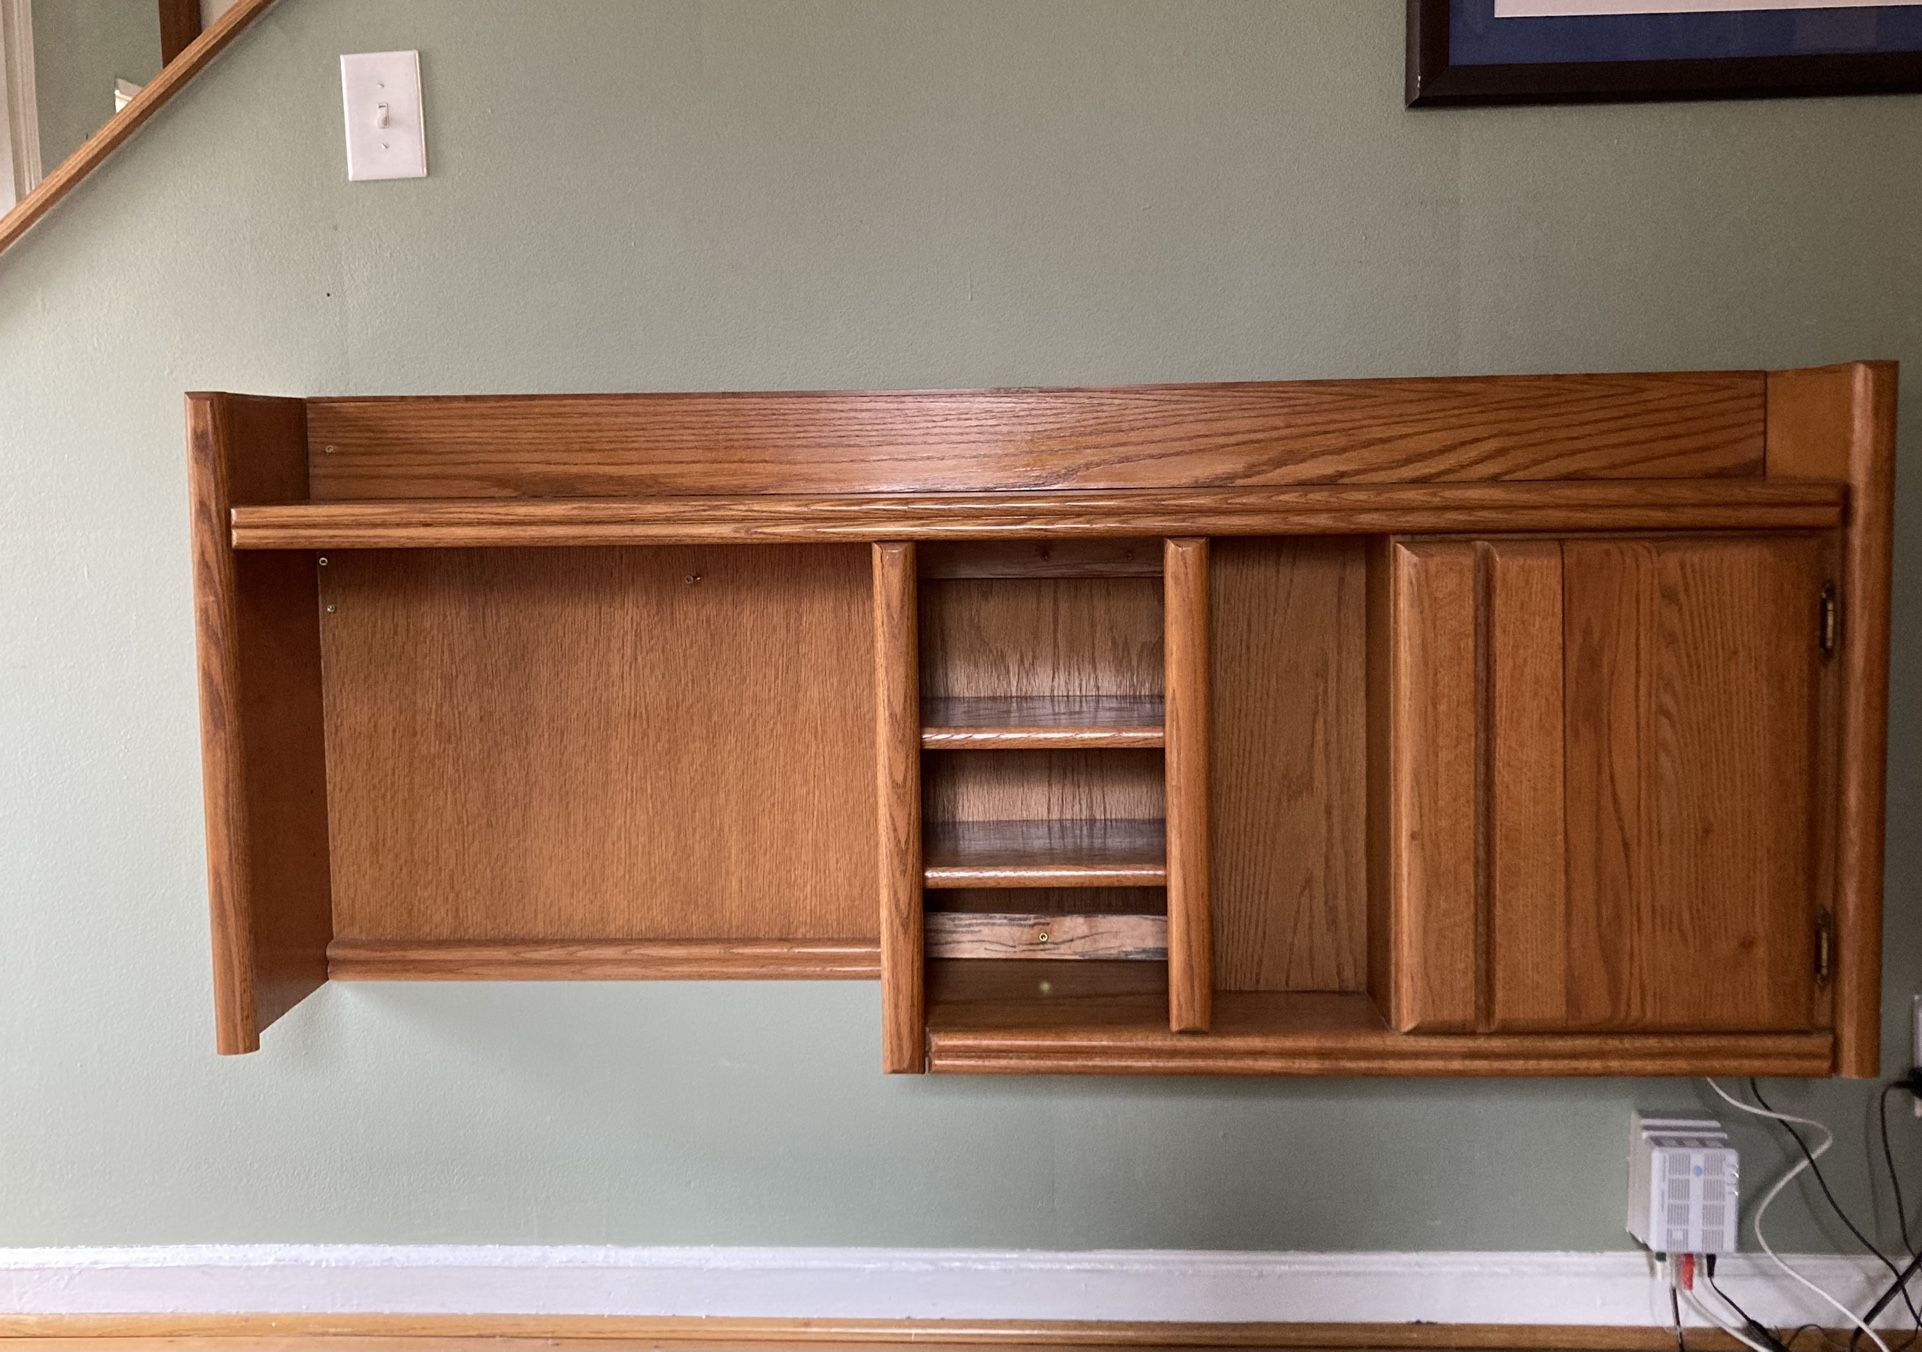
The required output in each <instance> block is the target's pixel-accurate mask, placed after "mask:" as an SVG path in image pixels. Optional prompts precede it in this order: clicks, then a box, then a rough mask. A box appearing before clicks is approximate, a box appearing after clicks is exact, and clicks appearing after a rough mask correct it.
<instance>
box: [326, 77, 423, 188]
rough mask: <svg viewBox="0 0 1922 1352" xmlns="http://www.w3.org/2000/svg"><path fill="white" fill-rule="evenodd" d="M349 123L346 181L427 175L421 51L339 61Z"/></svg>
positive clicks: (344, 103)
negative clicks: (347, 179) (421, 88)
mask: <svg viewBox="0 0 1922 1352" xmlns="http://www.w3.org/2000/svg"><path fill="white" fill-rule="evenodd" d="M340 93H341V100H342V103H343V106H344V108H345V111H346V119H347V177H348V178H349V179H350V180H352V181H354V182H357V183H358V182H363V181H366V180H369V179H384V178H425V177H426V176H427V120H426V115H425V109H424V107H423V105H422V101H421V93H420V53H419V52H359V53H356V54H354V55H351V56H343V57H341V58H340Z"/></svg>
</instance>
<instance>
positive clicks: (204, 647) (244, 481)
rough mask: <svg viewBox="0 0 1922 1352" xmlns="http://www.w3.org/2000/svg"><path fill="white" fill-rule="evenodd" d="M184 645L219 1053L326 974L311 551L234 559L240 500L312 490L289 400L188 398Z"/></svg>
mask: <svg viewBox="0 0 1922 1352" xmlns="http://www.w3.org/2000/svg"><path fill="white" fill-rule="evenodd" d="M187 451H188V462H187V481H188V490H189V493H190V496H191V498H192V504H193V526H192V530H193V580H194V637H195V650H196V657H197V661H198V666H199V684H200V750H201V764H202V782H203V792H204V795H205V799H206V813H207V896H208V906H209V910H210V912H211V919H212V925H213V950H214V1022H215V1034H216V1046H217V1049H218V1050H219V1051H220V1052H221V1053H222V1054H232V1053H236V1052H251V1051H256V1050H258V1049H259V1047H260V1031H261V1029H263V1028H265V1027H266V1026H267V1025H268V1024H270V1023H272V1022H273V1021H274V1020H275V1019H277V1018H279V1017H280V1016H281V1015H282V1014H284V1013H286V1012H287V1010H289V1009H291V1008H293V1006H294V1005H296V1004H298V1003H299V1002H300V1000H301V999H302V998H304V997H305V996H306V995H308V994H309V993H310V992H312V991H314V990H316V989H317V988H318V987H319V986H320V985H321V984H322V983H323V982H325V981H326V980H327V944H328V941H329V940H330V939H332V938H333V896H332V886H331V881H330V878H329V872H328V847H327V764H326V745H325V739H324V737H323V733H322V716H321V673H320V619H321V616H320V589H319V582H318V578H317V569H316V566H315V557H314V555H312V554H309V553H306V552H301V551H295V552H288V553H284V554H283V553H272V554H244V555H243V554H238V553H236V552H235V551H234V548H233V542H232V528H231V511H232V508H233V507H234V505H235V504H253V503H276V502H299V501H303V500H305V498H306V496H307V408H306V404H305V403H304V402H303V401H301V400H299V399H263V398H250V397H245V396H241V395H230V394H190V395H188V396H187Z"/></svg>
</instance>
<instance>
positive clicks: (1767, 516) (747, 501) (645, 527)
mask: <svg viewBox="0 0 1922 1352" xmlns="http://www.w3.org/2000/svg"><path fill="white" fill-rule="evenodd" d="M1844 496H1845V490H1844V489H1843V487H1842V485H1840V484H1838V483H1823V482H1809V481H1803V482H1798V481H1793V480H1784V481H1781V482H1772V481H1769V482H1765V481H1761V480H1752V479H1726V480H1723V479H1712V480H1673V481H1662V480H1624V481H1620V482H1595V483H1584V482H1561V483H1530V484H1514V483H1497V484H1478V483H1465V484H1453V483H1439V484H1413V485H1409V484H1393V483H1383V484H1370V485H1364V486H1352V485H1351V486H1341V487H1302V488H1187V489H1181V488H1170V489H1164V490H1158V491H1153V492H1147V491H1142V490H1118V491H1105V492H1092V491H1087V490H1067V491H1062V492H1055V493H1047V494H1039V493H1023V492H1008V491H1004V490H1003V489H1001V488H1000V486H999V485H994V484H990V485H987V486H984V487H983V488H982V489H981V490H980V491H978V492H972V493H952V494H923V495H918V496H898V497H875V496H828V495H770V496H755V495H736V496H713V495H709V496H702V497H679V496H675V497H654V498H638V499H609V500H606V501H596V500H592V499H524V500H523V499H514V500H506V501H493V502H490V501H486V500H478V499H477V500H469V501H446V500H437V501H402V502H381V501H346V502H311V503H299V502H297V503H290V504H284V505H278V506H252V507H242V508H237V509H236V510H235V512H234V547H235V548H236V549H349V548H354V549H446V548H460V547H469V546H520V545H527V546H532V545H540V546H548V547H556V546H593V545H643V544H657V545H669V544H714V543H734V544H757V543H782V542H788V543H795V542H808V543H835V542H841V543H849V542H851V543H856V544H865V543H871V542H874V541H877V540H948V541H975V540H986V539H997V540H1010V539H1020V538H1023V537H1030V538H1034V539H1042V538H1052V539H1062V538H1073V537H1093V538H1099V537H1110V536H1112V537H1123V538H1125V537H1134V536H1139V535H1144V534H1161V535H1179V534H1183V533H1192V532H1199V533H1201V534H1205V535H1211V536H1233V535H1360V534H1382V533H1420V532H1461V533H1464V534H1475V533H1487V532H1494V531H1557V532H1563V533H1568V532H1574V531H1621V530H1744V529H1746V530H1764V529H1789V528H1795V527H1827V526H1836V525H1840V524H1841V521H1842V503H1843V498H1844Z"/></svg>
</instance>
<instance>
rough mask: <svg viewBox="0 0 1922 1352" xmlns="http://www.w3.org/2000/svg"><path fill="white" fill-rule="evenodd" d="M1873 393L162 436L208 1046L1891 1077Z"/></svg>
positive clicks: (791, 408)
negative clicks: (754, 999) (441, 1036)
mask: <svg viewBox="0 0 1922 1352" xmlns="http://www.w3.org/2000/svg"><path fill="white" fill-rule="evenodd" d="M1894 398H1895V373H1894V369H1893V367H1891V366H1888V365H1886V364H1873V363H1864V364H1855V365H1849V366H1839V367H1824V368H1818V369H1813V370H1807V371H1790V372H1772V373H1757V372H1709V373H1686V374H1675V375H1624V376H1612V375H1611V376H1543V377H1504V378H1490V379H1443V380H1406V381H1356V382H1309V383H1300V384H1253V385H1202V386H1152V387H1136V388H1128V389H1108V390H1052V391H1050V390H1011V391H955V392H929V393H902V394H765V395H705V394H700V395H601V396H550V397H500V398H399V399H309V400H301V399H264V398H253V397H247V396H238V395H222V394H206V395H198V394H197V395H190V396H188V427H189V443H190V450H191V462H192V484H193V497H194V543H195V582H196V620H197V627H198V634H199V652H200V667H201V688H202V728H203V746H204V753H205V779H206V792H207V808H208V818H207V820H208V851H209V860H210V880H211V881H210V898H211V904H212V910H213V922H214V923H213V933H214V958H215V976H216V1016H217V1017H216V1022H217V1027H218V1034H219V1036H218V1045H219V1048H220V1050H221V1051H224V1052H238V1051H249V1050H253V1049H254V1048H256V1047H257V1046H258V1045H259V1036H260V1030H261V1029H262V1028H264V1027H265V1026H266V1025H267V1024H268V1023H270V1022H271V1021H272V1020H273V1019H274V1018H276V1017H278V1015H279V1014H281V1013H283V1012H285V1011H286V1010H287V1009H288V1008H290V1007H291V1006H292V1005H293V1004H294V1003H295V1002H297V1001H298V1000H299V999H300V998H301V997H302V996H304V995H305V994H306V993H308V992H310V991H311V990H313V989H314V988H316V987H317V986H318V985H320V984H321V983H322V982H323V981H325V980H327V979H328V978H330V977H331V978H336V979H423V978H428V979H450V978H451V979H511V978H537V979H544V978H557V977H565V978H574V977H602V978H651V977H685V978H724V977H758V978H769V977H838V978H850V977H853V978H871V977H875V976H878V977H879V978H880V983H881V984H880V991H881V1034H882V1035H881V1045H882V1061H883V1065H884V1067H885V1068H886V1069H887V1070H890V1071H896V1072H914V1071H920V1070H923V1069H933V1070H937V1071H957V1072H1073V1073H1190V1074H1527V1075H1540V1074H1700V1073H1742V1072H1753V1073H1768V1074H1809V1075H1814V1074H1829V1073H1843V1074H1851V1075H1868V1074H1873V1073H1875V1072H1876V1070H1877V1066H1876V1053H1877V1047H1878V1037H1877V1018H1878V1009H1879V993H1880V970H1879V958H1880V943H1881V909H1880V877H1881V845H1882V794H1883V770H1884V757H1885V746H1884V737H1885V719H1886V708H1885V705H1886V666H1887V625H1888V587H1889V553H1888V550H1889V531H1890V520H1889V499H1890V484H1891V476H1892V456H1893V444H1892V443H1893V420H1894Z"/></svg>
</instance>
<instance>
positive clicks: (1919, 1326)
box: [1849, 1258, 1922, 1352]
mask: <svg viewBox="0 0 1922 1352" xmlns="http://www.w3.org/2000/svg"><path fill="white" fill-rule="evenodd" d="M1918 1269H1922V1258H1911V1259H1910V1260H1909V1265H1908V1266H1907V1267H1906V1268H1904V1269H1902V1271H1901V1272H1900V1273H1898V1274H1897V1275H1896V1278H1895V1285H1893V1286H1891V1287H1890V1288H1889V1289H1888V1290H1886V1291H1884V1292H1883V1293H1882V1295H1881V1297H1880V1298H1879V1299H1878V1300H1877V1301H1876V1302H1875V1304H1873V1305H1871V1306H1869V1311H1868V1313H1867V1314H1865V1315H1863V1316H1862V1322H1863V1323H1864V1324H1872V1323H1874V1322H1875V1317H1876V1316H1877V1315H1878V1314H1881V1313H1882V1311H1883V1310H1885V1309H1887V1308H1888V1305H1889V1302H1890V1301H1892V1300H1894V1299H1895V1293H1896V1292H1898V1291H1900V1292H1901V1293H1902V1297H1903V1299H1905V1300H1906V1299H1907V1298H1908V1285H1909V1279H1910V1278H1911V1277H1913V1276H1915V1274H1916V1272H1917V1270H1918ZM1911 1308H1913V1307H1911ZM1918 1335H1922V1320H1918V1321H1917V1323H1916V1326H1915V1327H1914V1328H1912V1329H1910V1330H1909V1336H1908V1337H1906V1338H1904V1339H1903V1340H1902V1342H1901V1345H1900V1346H1899V1347H1895V1348H1891V1349H1890V1352H1908V1350H1909V1349H1910V1348H1911V1347H1913V1346H1915V1340H1916V1337H1917V1336H1918ZM1861 1336H1862V1330H1860V1329H1857V1330H1856V1331H1855V1332H1854V1334H1852V1335H1851V1336H1850V1338H1849V1346H1850V1347H1851V1348H1853V1347H1854V1346H1855V1340H1856V1339H1857V1338H1859V1337H1861Z"/></svg>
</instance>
